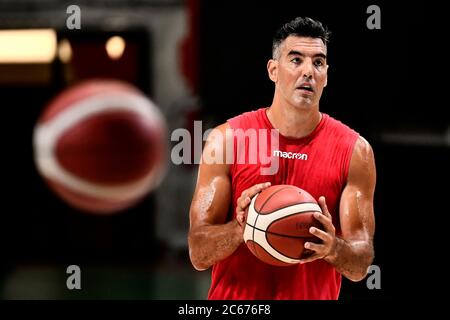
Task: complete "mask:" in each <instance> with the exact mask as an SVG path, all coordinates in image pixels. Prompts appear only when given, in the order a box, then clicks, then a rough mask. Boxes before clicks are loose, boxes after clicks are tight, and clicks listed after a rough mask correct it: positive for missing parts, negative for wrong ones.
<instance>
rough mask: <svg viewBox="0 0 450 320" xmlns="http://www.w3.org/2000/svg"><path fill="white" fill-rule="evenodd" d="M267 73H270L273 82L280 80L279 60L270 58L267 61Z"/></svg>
mask: <svg viewBox="0 0 450 320" xmlns="http://www.w3.org/2000/svg"><path fill="white" fill-rule="evenodd" d="M267 73H268V74H269V78H270V80H272V81H273V82H275V83H276V82H277V81H278V61H277V60H274V59H270V60H269V61H268V62H267Z"/></svg>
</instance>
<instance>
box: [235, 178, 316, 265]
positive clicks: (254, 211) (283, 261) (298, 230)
mask: <svg viewBox="0 0 450 320" xmlns="http://www.w3.org/2000/svg"><path fill="white" fill-rule="evenodd" d="M314 212H322V210H321V209H320V206H319V205H318V203H317V201H316V200H315V199H314V197H313V196H311V195H310V194H309V193H308V192H306V191H305V190H302V189H300V188H298V187H295V186H292V185H275V186H271V187H269V188H267V189H265V190H263V191H262V192H260V193H259V194H257V195H256V196H254V197H253V198H252V200H251V202H250V205H249V206H248V207H247V209H246V225H245V228H244V241H245V243H246V244H247V247H248V248H249V249H250V251H251V252H252V253H253V254H254V255H255V256H256V257H258V258H259V259H260V260H262V261H264V262H266V263H269V264H271V265H275V266H291V265H293V264H296V263H299V262H300V259H302V258H305V257H307V256H308V255H310V254H311V253H312V251H311V250H307V249H305V248H304V244H305V242H308V241H309V242H316V243H318V242H320V239H319V238H317V237H316V236H314V235H312V234H311V233H310V232H309V228H310V227H316V228H319V229H323V228H322V224H321V223H320V222H319V221H317V220H316V219H315V218H314V216H313V215H314Z"/></svg>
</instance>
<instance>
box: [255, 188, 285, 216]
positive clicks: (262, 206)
mask: <svg viewBox="0 0 450 320" xmlns="http://www.w3.org/2000/svg"><path fill="white" fill-rule="evenodd" d="M288 188H290V186H286V187H284V188H280V189H278V190H277V191H275V192H274V193H272V194H271V195H270V196H268V197H267V199H266V200H265V201H264V203H263V204H262V205H261V210H260V211H262V210H263V208H264V206H265V205H266V204H267V202H268V201H269V200H270V199H272V197H273V196H274V195H276V194H277V193H278V192H280V191H282V190H284V189H288ZM255 211H256V212H257V213H258V214H260V213H259V211H258V210H256V208H255Z"/></svg>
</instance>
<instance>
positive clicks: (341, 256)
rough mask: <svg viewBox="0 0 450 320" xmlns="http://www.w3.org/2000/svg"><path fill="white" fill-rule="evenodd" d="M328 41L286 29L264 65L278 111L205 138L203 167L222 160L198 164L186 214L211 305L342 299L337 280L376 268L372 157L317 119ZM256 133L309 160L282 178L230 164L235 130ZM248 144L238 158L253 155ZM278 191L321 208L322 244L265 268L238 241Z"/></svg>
mask: <svg viewBox="0 0 450 320" xmlns="http://www.w3.org/2000/svg"><path fill="white" fill-rule="evenodd" d="M328 37H329V32H328V31H327V30H326V29H325V28H324V27H323V26H322V24H321V23H320V22H318V21H314V20H312V19H310V18H297V19H295V20H293V21H291V22H289V23H287V24H285V25H284V26H283V27H282V28H280V30H279V31H278V32H277V34H276V36H275V38H274V41H273V57H272V59H271V60H269V62H268V64H267V71H268V74H269V78H270V79H271V80H272V81H273V82H274V83H275V93H274V98H273V102H272V105H271V106H270V107H269V108H262V109H259V110H257V111H253V112H247V113H244V114H242V115H240V116H237V117H235V118H233V119H230V120H228V122H227V123H225V124H222V125H220V126H218V127H217V128H215V130H214V131H213V132H212V133H211V135H210V136H209V137H208V141H207V142H206V145H205V149H204V153H203V160H204V157H205V156H207V155H208V156H210V155H211V154H214V155H215V156H216V157H217V156H219V157H222V158H221V160H222V161H216V162H215V163H211V161H208V162H206V161H203V162H202V163H201V164H200V167H199V174H198V181H197V186H196V190H195V193H194V196H193V200H192V205H191V210H190V231H189V252H190V258H191V261H192V264H193V266H194V267H195V268H196V269H197V270H205V269H207V268H209V267H211V266H212V267H213V269H212V283H211V288H210V290H209V294H208V298H209V299H337V298H338V296H339V290H340V286H341V275H344V276H345V277H347V278H348V279H350V280H353V281H359V280H362V279H363V278H364V277H365V276H366V274H367V268H368V267H369V266H370V264H371V263H372V260H373V257H374V251H373V243H372V241H373V235H374V229H375V222H374V212H373V195H374V189H375V180H376V173H375V163H374V156H373V152H372V149H371V147H370V145H369V143H368V142H367V141H366V140H364V139H363V138H362V137H360V136H359V135H358V134H357V133H356V132H355V131H353V130H352V129H350V128H349V127H347V126H346V125H344V124H342V123H341V122H339V121H337V120H335V119H333V118H332V117H330V116H328V115H327V114H324V113H321V112H320V111H319V100H320V97H321V95H322V91H323V88H324V87H325V86H326V84H327V70H328V65H327V42H328ZM251 128H253V129H258V130H271V129H274V128H276V129H278V132H279V141H278V148H279V151H282V152H292V153H300V154H302V155H307V157H300V159H299V157H291V158H289V159H288V158H280V159H278V160H279V167H278V170H277V172H275V173H274V174H269V175H262V174H260V173H259V171H257V170H258V168H259V167H261V166H262V164H261V163H258V164H256V165H254V164H247V163H238V162H236V158H237V155H236V154H234V155H233V160H234V162H233V163H231V164H227V161H226V159H227V156H229V155H227V154H226V153H227V152H229V149H227V148H226V146H227V144H228V143H232V144H234V145H236V138H235V136H233V135H230V134H229V131H230V130H231V129H233V130H236V129H243V130H248V129H251ZM220 136H222V137H225V138H224V139H219V138H218V137H220ZM249 145H250V144H245V147H244V150H241V151H243V152H249V149H248V148H249ZM234 150H235V151H236V147H234ZM274 154H275V153H274ZM278 154H280V153H279V152H278ZM275 184H292V185H296V186H298V187H300V188H302V189H305V190H306V191H308V192H309V193H311V194H312V195H313V196H314V197H315V198H316V199H319V205H320V206H321V209H322V213H323V214H317V215H316V219H317V220H318V221H320V222H321V223H322V225H323V226H324V230H323V231H322V230H319V229H316V228H311V229H310V232H311V233H312V234H314V235H315V236H317V237H318V238H320V239H321V243H309V242H307V243H305V248H307V249H309V250H312V251H313V254H312V255H311V256H309V257H308V258H305V259H303V260H302V261H301V263H299V264H295V265H293V266H288V267H277V266H271V265H269V264H266V263H264V262H262V261H260V260H259V259H257V258H256V257H255V256H253V254H252V253H251V252H250V251H249V250H248V248H247V247H246V246H245V244H244V243H243V237H242V235H243V229H244V224H245V217H244V211H245V208H246V207H247V206H248V205H249V203H250V199H251V198H252V197H253V196H255V195H256V194H257V193H258V192H260V191H261V190H263V189H264V188H267V187H268V186H269V185H275ZM230 204H231V207H230Z"/></svg>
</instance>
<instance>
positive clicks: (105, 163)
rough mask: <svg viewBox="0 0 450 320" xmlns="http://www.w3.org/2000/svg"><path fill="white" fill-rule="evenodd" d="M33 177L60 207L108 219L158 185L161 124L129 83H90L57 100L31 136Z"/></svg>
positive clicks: (162, 146) (162, 142)
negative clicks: (57, 199)
mask: <svg viewBox="0 0 450 320" xmlns="http://www.w3.org/2000/svg"><path fill="white" fill-rule="evenodd" d="M33 140H34V141H33V143H34V157H35V162H36V166H37V169H38V171H39V173H40V174H41V175H42V176H43V177H44V178H45V180H46V181H47V182H48V184H49V185H50V187H51V188H52V189H53V190H54V191H55V192H56V193H57V194H58V195H59V196H60V197H61V198H62V199H64V200H65V201H66V202H67V203H69V204H70V205H72V206H73V207H76V208H78V209H81V210H83V211H89V212H94V213H112V212H117V211H120V210H122V209H125V208H128V207H130V206H131V205H133V204H135V203H136V202H138V201H139V200H140V199H142V198H143V197H144V196H145V195H146V194H147V193H148V192H150V191H151V190H152V189H153V188H154V187H156V186H157V185H158V183H159V182H160V181H161V179H162V177H163V174H164V168H165V163H166V150H167V146H166V124H165V121H164V118H163V116H162V115H161V113H160V111H159V110H158V108H157V107H156V106H155V105H154V103H153V102H152V101H151V100H150V99H149V98H147V97H146V96H145V95H144V94H143V93H142V92H140V91H139V90H138V89H137V88H135V87H134V86H132V85H131V84H128V83H124V82H121V81H117V80H90V81H86V82H83V83H80V84H78V85H76V86H73V87H70V88H68V89H66V90H65V91H63V92H62V93H61V94H59V95H58V96H57V97H56V98H55V99H54V100H53V101H52V102H51V103H50V104H49V105H48V106H47V107H46V108H45V109H44V111H43V114H42V115H41V117H40V119H39V120H38V122H37V124H36V126H35V129H34V134H33Z"/></svg>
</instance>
